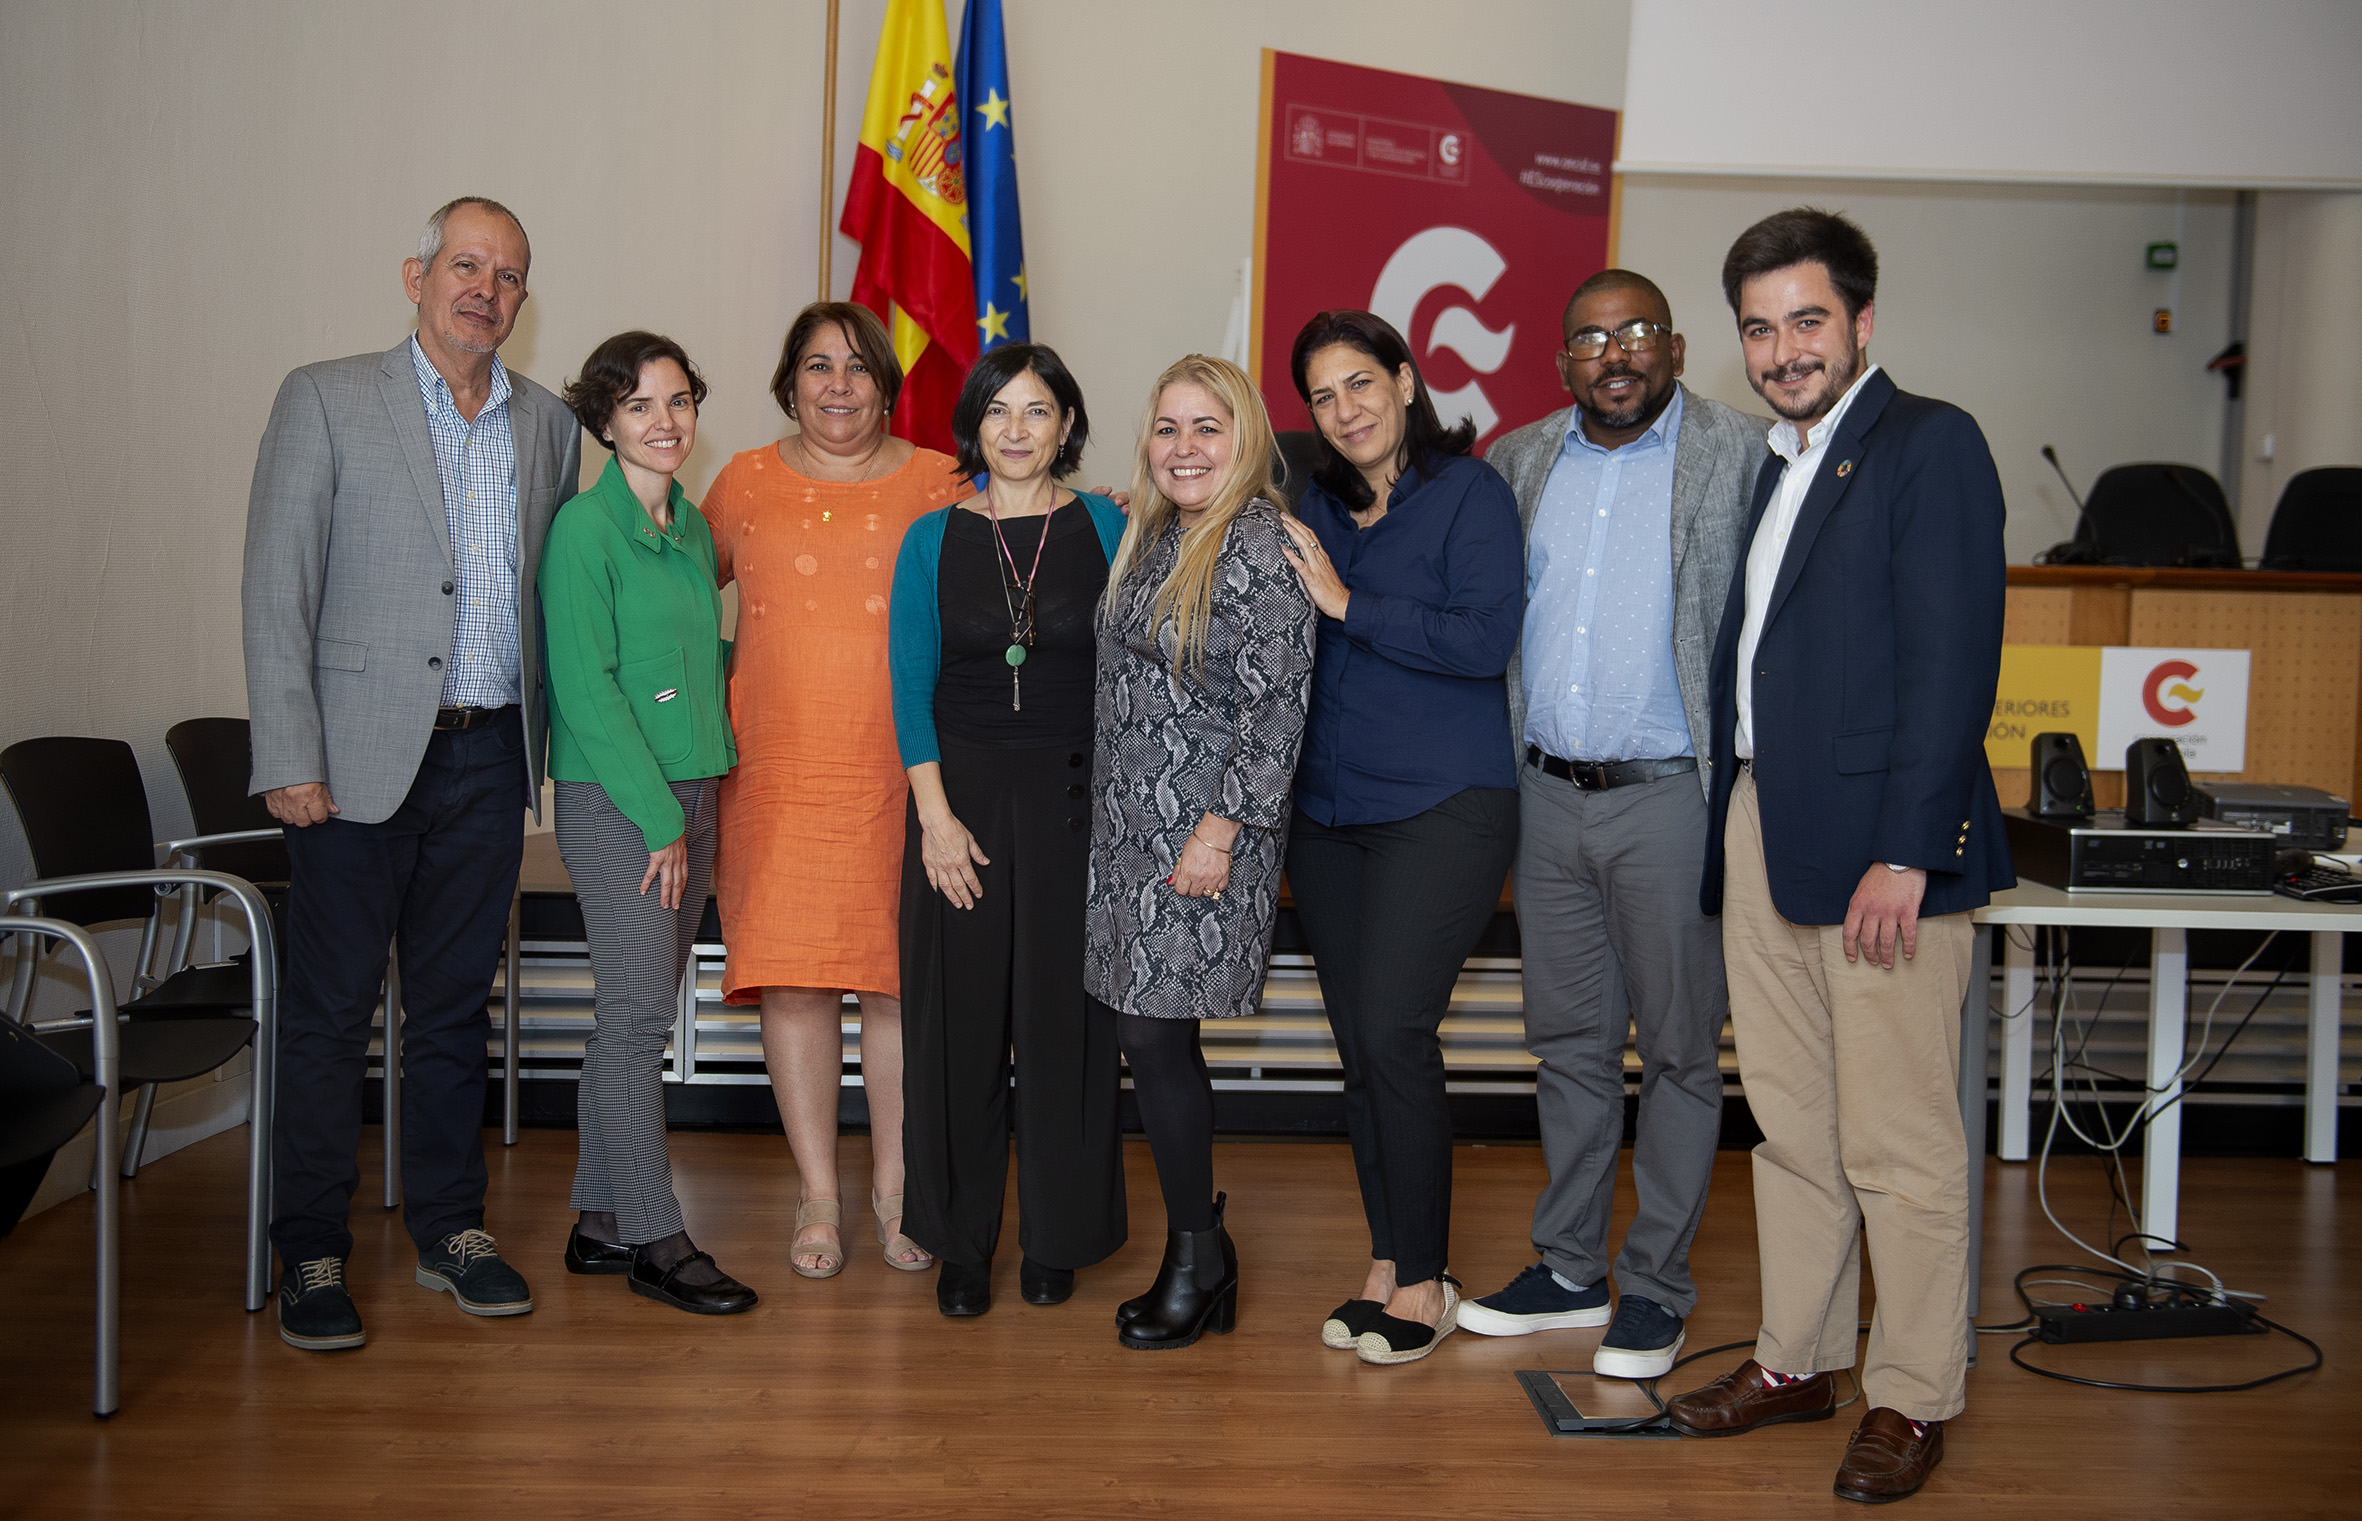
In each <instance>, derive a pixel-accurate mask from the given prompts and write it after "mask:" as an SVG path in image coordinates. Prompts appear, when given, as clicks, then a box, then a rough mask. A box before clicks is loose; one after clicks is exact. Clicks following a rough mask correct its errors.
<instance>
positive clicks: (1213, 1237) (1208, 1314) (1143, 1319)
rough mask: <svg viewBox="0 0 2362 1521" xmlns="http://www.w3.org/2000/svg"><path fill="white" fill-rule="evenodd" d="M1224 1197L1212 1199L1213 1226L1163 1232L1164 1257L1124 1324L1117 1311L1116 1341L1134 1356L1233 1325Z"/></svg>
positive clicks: (1233, 1260) (1232, 1260) (1234, 1272)
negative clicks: (1210, 1228) (1127, 1348)
mask: <svg viewBox="0 0 2362 1521" xmlns="http://www.w3.org/2000/svg"><path fill="white" fill-rule="evenodd" d="M1226 1202H1227V1199H1226V1196H1224V1195H1221V1194H1216V1195H1215V1196H1214V1228H1213V1229H1212V1230H1206V1231H1167V1232H1165V1259H1164V1262H1163V1263H1162V1264H1161V1265H1160V1266H1159V1267H1158V1268H1157V1273H1156V1282H1155V1283H1154V1284H1152V1285H1150V1287H1149V1290H1148V1292H1147V1293H1146V1294H1143V1295H1141V1296H1140V1298H1138V1299H1135V1300H1130V1301H1127V1302H1126V1304H1125V1305H1124V1309H1125V1310H1132V1309H1134V1307H1135V1306H1137V1307H1138V1309H1137V1311H1136V1313H1134V1314H1133V1315H1132V1317H1131V1318H1130V1319H1129V1320H1123V1319H1121V1318H1120V1317H1121V1316H1122V1313H1123V1312H1122V1311H1118V1312H1117V1314H1118V1317H1119V1319H1118V1324H1119V1326H1120V1327H1121V1329H1120V1330H1118V1331H1117V1332H1116V1340H1117V1341H1120V1342H1122V1343H1123V1344H1124V1345H1125V1346H1127V1347H1130V1348H1131V1349H1132V1350H1134V1351H1136V1352H1164V1351H1172V1350H1177V1349H1179V1348H1182V1347H1186V1346H1190V1345H1192V1344H1193V1343H1195V1342H1196V1340H1197V1339H1198V1337H1199V1336H1200V1335H1201V1334H1203V1333H1204V1332H1207V1331H1211V1332H1213V1333H1214V1334H1215V1335H1216V1336H1227V1335H1229V1334H1230V1333H1231V1332H1232V1331H1233V1330H1235V1329H1237V1327H1238V1250H1237V1248H1235V1247H1233V1246H1232V1245H1231V1244H1230V1232H1229V1231H1228V1230H1227V1229H1225V1228H1224V1226H1223V1223H1222V1215H1223V1207H1224V1205H1225V1203H1226Z"/></svg>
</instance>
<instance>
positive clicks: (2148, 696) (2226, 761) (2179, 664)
mask: <svg viewBox="0 0 2362 1521" xmlns="http://www.w3.org/2000/svg"><path fill="white" fill-rule="evenodd" d="M2248 665H2249V655H2248V652H2247V651H2246V650H2176V649H2142V648H2136V647H2132V646H2125V645H2110V646H2108V647H2107V648H2106V649H2104V650H2102V651H2101V652H2100V723H2099V730H2100V732H2099V754H2097V755H2095V756H2093V757H2091V761H2092V764H2093V766H2094V767H2096V768H2098V769H2101V770H2113V769H2117V768H2120V767H2121V766H2122V765H2123V764H2124V760H2123V756H2124V751H2125V748H2126V747H2127V746H2129V745H2130V744H2131V743H2132V742H2133V741H2134V740H2136V739H2151V738H2164V739H2170V740H2172V741H2173V742H2174V743H2175V744H2177V745H2179V746H2181V750H2182V763H2183V764H2184V765H2186V766H2188V767H2189V768H2190V769H2191V770H2192V771H2244V770H2246V769H2247V675H2248Z"/></svg>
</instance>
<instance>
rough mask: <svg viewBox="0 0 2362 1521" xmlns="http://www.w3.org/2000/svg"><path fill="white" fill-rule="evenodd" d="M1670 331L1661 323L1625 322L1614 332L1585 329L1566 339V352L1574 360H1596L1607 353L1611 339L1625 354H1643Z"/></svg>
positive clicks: (1593, 328)
mask: <svg viewBox="0 0 2362 1521" xmlns="http://www.w3.org/2000/svg"><path fill="white" fill-rule="evenodd" d="M1672 331H1673V329H1671V328H1669V327H1667V326H1666V325H1665V324H1664V323H1662V322H1648V321H1640V322H1627V323H1625V324H1624V325H1623V326H1622V327H1620V328H1617V329H1616V330H1615V331H1614V332H1606V331H1603V330H1602V329H1599V328H1596V327H1587V328H1585V329H1583V330H1582V331H1581V332H1579V333H1577V334H1575V335H1574V336H1573V337H1571V338H1569V339H1567V341H1566V351H1567V353H1568V354H1569V355H1571V356H1573V357H1574V358H1576V359H1597V358H1598V357H1599V356H1600V355H1602V354H1604V353H1606V352H1607V341H1608V340H1609V339H1610V338H1613V339H1615V340H1616V346H1617V347H1618V348H1620V349H1622V350H1623V351H1624V352H1625V353H1627V354H1645V353H1647V352H1648V351H1649V350H1650V349H1653V348H1655V347H1656V346H1657V342H1658V340H1659V339H1661V338H1663V337H1664V336H1665V334H1667V333H1670V332H1672Z"/></svg>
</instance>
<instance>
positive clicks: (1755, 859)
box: [1722, 772, 1976, 1421]
mask: <svg viewBox="0 0 2362 1521" xmlns="http://www.w3.org/2000/svg"><path fill="white" fill-rule="evenodd" d="M1724 845H1725V853H1726V859H1727V862H1728V864H1727V866H1726V868H1725V876H1724V886H1723V906H1722V950H1723V960H1724V963H1725V965H1726V966H1727V968H1728V971H1729V976H1730V1011H1731V1025H1732V1028H1733V1031H1734V1033H1735V1034H1736V1036H1737V1038H1738V1048H1739V1077H1740V1081H1741V1082H1743V1083H1744V1084H1745V1085H1746V1090H1747V1103H1748V1107H1749V1108H1750V1109H1752V1110H1753V1111H1754V1115H1755V1122H1756V1124H1758V1125H1759V1126H1761V1127H1762V1129H1763V1135H1764V1140H1763V1144H1762V1145H1760V1146H1758V1147H1756V1148H1755V1234H1756V1242H1757V1246H1758V1249H1759V1251H1760V1253H1761V1256H1762V1272H1763V1329H1762V1332H1761V1333H1760V1335H1759V1336H1758V1337H1757V1339H1756V1343H1755V1359H1756V1361H1757V1362H1759V1363H1761V1364H1762V1365H1763V1366H1764V1367H1766V1368H1770V1369H1773V1370H1774V1371H1776V1372H1780V1373H1791V1374H1799V1375H1801V1374H1808V1373H1822V1372H1827V1371H1829V1370H1830V1369H1834V1368H1850V1367H1852V1366H1853V1362H1854V1338H1855V1334H1856V1329H1857V1327H1858V1325H1859V1320H1858V1317H1859V1315H1860V1314H1861V1272H1862V1235H1863V1233H1864V1232H1867V1234H1868V1236H1869V1245H1870V1260H1871V1263H1872V1265H1873V1267H1874V1268H1875V1269H1876V1272H1877V1292H1878V1303H1877V1310H1876V1313H1875V1315H1874V1316H1873V1317H1872V1319H1871V1322H1870V1345H1869V1350H1868V1353H1867V1355H1866V1357H1865V1359H1864V1365H1863V1370H1862V1392H1863V1395H1864V1396H1865V1403H1866V1404H1868V1405H1870V1406H1872V1407H1876V1406H1880V1405H1883V1406H1886V1407H1887V1408H1889V1409H1891V1410H1894V1411H1897V1412H1899V1413H1900V1414H1903V1415H1906V1416H1909V1417H1911V1418H1912V1419H1913V1420H1920V1421H1941V1420H1949V1419H1950V1418H1951V1417H1953V1416H1955V1415H1958V1414H1959V1413H1960V1409H1961V1405H1962V1402H1963V1395H1964V1385H1965V1381H1966V1378H1967V1373H1968V1141H1967V1137H1966V1136H1965V1134H1964V1133H1963V1132H1962V1130H1961V1125H1960V1105H1959V1098H1958V1091H1959V1067H1960V1000H1961V997H1962V994H1963V992H1964V991H1965V989H1966V984H1967V979H1968V964H1969V957H1970V953H1971V951H1972V949H1973V946H1974V936H1975V933H1976V932H1975V928H1974V926H1973V925H1972V924H1971V923H1970V922H1969V916H1968V915H1967V914H1964V913H1963V914H1945V915H1942V916H1940V917H1938V918H1933V919H1922V920H1920V921H1919V953H1918V955H1917V956H1915V957H1913V958H1912V959H1910V960H1908V961H1906V960H1904V959H1903V958H1902V957H1901V956H1900V955H1898V956H1897V957H1896V958H1895V965H1894V969H1893V970H1892V971H1888V970H1887V969H1885V968H1883V967H1881V966H1879V965H1877V964H1876V963H1875V962H1873V961H1871V960H1870V958H1869V957H1868V956H1867V955H1864V956H1863V957H1862V959H1861V960H1859V961H1856V962H1850V963H1849V962H1848V961H1847V960H1846V959H1845V944H1844V935H1845V930H1844V926H1843V925H1837V924H1791V923H1789V922H1788V921H1787V920H1785V919H1783V918H1781V917H1780V914H1779V911H1778V910H1777V909H1775V908H1774V907H1773V906H1772V897H1771V884H1770V880H1769V878H1768V876H1767V875H1766V872H1765V870H1764V860H1763V821H1762V814H1761V811H1760V810H1759V808H1758V806H1757V802H1756V795H1755V778H1754V777H1753V776H1752V775H1749V774H1746V773H1744V772H1742V773H1741V775H1740V777H1739V780H1738V785H1737V786H1736V787H1735V788H1734V789H1733V790H1732V794H1731V806H1730V818H1729V822H1728V825H1727V827H1726V831H1725V834H1724Z"/></svg>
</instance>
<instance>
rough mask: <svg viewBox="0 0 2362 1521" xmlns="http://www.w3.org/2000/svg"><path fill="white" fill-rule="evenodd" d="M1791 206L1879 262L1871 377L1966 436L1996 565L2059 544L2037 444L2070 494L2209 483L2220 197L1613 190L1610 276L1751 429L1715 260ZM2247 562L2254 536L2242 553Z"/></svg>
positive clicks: (1642, 186) (1758, 406)
mask: <svg viewBox="0 0 2362 1521" xmlns="http://www.w3.org/2000/svg"><path fill="white" fill-rule="evenodd" d="M1798 204H1810V205H1818V206H1826V207H1829V208H1831V209H1833V210H1841V211H1844V212H1846V213H1848V214H1849V215H1851V216H1853V217H1854V218H1855V219H1856V220H1858V221H1859V222H1860V223H1861V224H1862V226H1863V228H1864V229H1865V230H1867V231H1868V232H1869V234H1870V237H1871V239H1872V240H1873V241H1874V242H1876V243H1877V245H1878V261H1879V280H1878V312H1877V316H1878V321H1877V329H1876V332H1875V333H1874V335H1873V336H1872V338H1871V341H1870V357H1871V358H1873V359H1875V360H1877V361H1878V362H1879V363H1880V364H1882V365H1884V366H1885V367H1886V368H1887V370H1888V371H1889V372H1890V373H1891V374H1892V375H1893V377H1894V380H1895V383H1896V384H1897V385H1900V386H1902V387H1903V388H1904V389H1906V390H1910V391H1917V392H1920V393H1922V394H1924V395H1929V396H1939V397H1942V398H1943V399H1944V400H1946V401H1950V402H1954V403H1956V404H1958V405H1960V406H1962V407H1965V408H1967V409H1968V410H1969V411H1970V412H1971V413H1973V414H1974V415H1975V417H1976V419H1977V421H1978V423H1979V424H1980V425H1982V427H1983V428H1984V431H1985V438H1986V440H1987V442H1988V443H1990V444H1991V445H1992V449H1993V458H1994V462H1995V463H1996V464H1997V465H1998V466H1999V467H2000V470H2001V485H2002V490H2003V493H2004V494H2005V496H2006V497H2007V499H2008V502H2009V557H2010V559H2011V560H2012V561H2013V562H2021V563H2022V562H2024V561H2026V560H2030V559H2032V558H2033V556H2034V555H2036V554H2037V553H2039V552H2040V551H2042V550H2044V549H2047V548H2048V547H2050V546H2051V545H2052V544H2054V543H2056V542H2058V541H2059V540H2061V539H2064V538H2066V537H2068V536H2069V535H2070V534H2072V533H2073V532H2074V528H2075V504H2074V503H2073V502H2072V501H2071V500H2069V498H2068V496H2067V493H2066V491H2065V490H2064V489H2063V488H2062V487H2061V486H2060V485H2059V480H2058V477H2057V476H2056V475H2054V474H2052V473H2051V469H2050V467H2049V466H2048V465H2046V464H2044V463H2043V461H2042V456H2041V453H2040V451H2041V448H2042V446H2043V445H2044V444H2051V445H2054V446H2055V447H2056V448H2057V450H2058V452H2059V458H2060V460H2061V462H2062V463H2064V464H2065V466H2066V467H2067V473H2068V474H2069V476H2071V477H2072V478H2073V479H2074V482H2075V489H2076V490H2077V491H2078V492H2082V491H2088V490H2089V489H2090V486H2091V482H2092V479H2093V477H2095V476H2097V475H2098V474H2099V473H2100V471H2102V470H2104V469H2106V468H2107V467H2108V466H2110V465H2119V464H2125V463H2129V462H2131V461H2134V460H2150V459H2154V460H2174V461H2180V462H2183V463H2187V464H2193V465H2198V466H2201V467H2203V468H2204V469H2206V470H2208V471H2210V472H2212V471H2215V470H2216V469H2217V468H2218V466H2219V464H2220V457H2221V453H2222V427H2223V421H2222V419H2223V404H2224V403H2223V383H2222V381H2221V379H2220V378H2219V377H2217V376H2213V375H2209V374H2207V373H2206V361H2207V360H2209V359H2211V358H2213V357H2214V355H2215V354H2216V353H2217V352H2218V351H2219V350H2220V349H2221V348H2222V346H2223V344H2224V343H2225V342H2226V341H2228V335H2229V332H2230V290H2231V220H2232V217H2231V213H2232V197H2231V194H2230V192H2228V191H2190V192H2186V193H2182V194H2180V195H2178V196H2177V194H2176V192H2174V191H2170V190H2129V189H2095V188H2087V187H2046V186H2023V185H2008V186H2003V185H1899V184H1885V183H1865V182H1852V183H1844V182H1836V181H1828V180H1820V181H1812V180H1756V179H1704V178H1689V177H1686V176H1685V177H1680V178H1675V177H1670V176H1652V177H1648V178H1641V177H1637V176H1635V177H1630V178H1627V180H1626V181H1625V185H1624V222H1623V248H1622V258H1623V262H1624V263H1625V264H1627V265H1629V266H1630V267H1632V268H1634V269H1637V270H1640V271H1642V272H1644V273H1646V274H1648V275H1649V276H1651V277H1652V278H1654V279H1655V280H1656V281H1657V283H1658V284H1660V285H1662V286H1663V287H1664V288H1665V292H1666V295H1667V296H1668V297H1669V298H1670V299H1671V301H1672V303H1673V313H1674V320H1675V325H1676V326H1677V327H1679V328H1681V329H1682V331H1683V332H1684V333H1685V334H1686V335H1687V336H1688V338H1689V369H1688V375H1687V379H1688V381H1689V383H1690V384H1691V385H1692V386H1694V387H1695V388H1696V389H1698V390H1699V391H1700V392H1702V393H1704V394H1705V395H1708V396H1712V397H1714V398H1716V399H1717V400H1721V401H1727V402H1729V403H1731V404H1732V405H1733V406H1737V407H1741V408H1744V409H1745V410H1747V411H1750V412H1754V413H1758V414H1762V413H1765V412H1766V411H1767V409H1766V408H1765V407H1764V405H1763V402H1762V400H1761V399H1760V398H1759V397H1757V396H1756V395H1755V394H1754V393H1753V392H1752V391H1751V390H1749V388H1748V386H1747V380H1746V375H1745V372H1744V370H1743V369H1742V368H1741V366H1740V364H1739V351H1738V339H1737V336H1736V333H1735V330H1734V328H1733V325H1732V320H1731V313H1730V308H1729V306H1728V305H1727V304H1726V303H1725V302H1724V300H1723V295H1722V258H1723V254H1724V253H1725V252H1726V251H1727V250H1728V249H1729V247H1730V243H1731V240H1732V238H1734V237H1735V236H1737V234H1738V233H1739V232H1740V231H1741V230H1742V229H1744V228H1745V227H1746V226H1747V225H1748V223H1750V222H1752V221H1754V220H1755V219H1756V218H1757V217H1760V216H1763V215H1766V214H1767V213H1769V212H1772V211H1776V210H1779V209H1780V208H1781V207H1784V206H1794V205H1798ZM2177 229H2178V239H2177ZM2168 240H2178V241H2179V242H2180V244H2181V269H2180V271H2179V277H2178V279H2177V278H2176V277H2175V276H2169V275H2161V274H2152V273H2149V272H2148V271H2147V270H2145V269H2143V268H2142V253H2143V250H2144V248H2145V247H2146V245H2148V244H2150V243H2153V242H2164V241H2168ZM2167 305H2171V306H2172V307H2173V308H2174V314H2175V322H2174V330H2173V332H2172V333H2171V334H2170V335H2168V336H2159V335H2158V334H2155V333H2153V332H2151V331H2150V315H2151V313H2152V312H2153V311H2154V310H2155V309H2156V308H2158V307H2160V306H2167ZM2261 547H2262V539H2261V537H2260V535H2259V536H2257V537H2255V538H2254V539H2253V541H2252V542H2250V543H2248V544H2246V546H2245V548H2246V551H2247V552H2248V553H2250V554H2254V553H2256V552H2257V551H2259V550H2260V549H2261Z"/></svg>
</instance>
